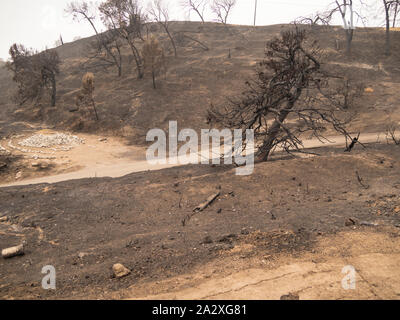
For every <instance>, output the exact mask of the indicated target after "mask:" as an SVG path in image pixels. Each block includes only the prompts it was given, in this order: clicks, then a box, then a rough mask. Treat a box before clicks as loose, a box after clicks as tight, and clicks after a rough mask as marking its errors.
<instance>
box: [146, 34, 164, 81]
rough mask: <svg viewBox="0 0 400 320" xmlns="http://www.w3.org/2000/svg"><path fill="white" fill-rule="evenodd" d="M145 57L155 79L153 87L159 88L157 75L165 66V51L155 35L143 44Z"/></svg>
mask: <svg viewBox="0 0 400 320" xmlns="http://www.w3.org/2000/svg"><path fill="white" fill-rule="evenodd" d="M142 54H143V58H144V66H145V68H146V70H148V71H150V73H151V76H152V79H153V88H154V89H157V86H156V77H157V76H158V75H159V74H160V72H161V70H162V69H163V68H164V67H165V57H164V52H163V50H162V48H161V46H160V44H159V42H158V40H157V39H156V38H155V37H151V38H150V39H149V40H147V41H146V42H145V43H144V45H143V51H142Z"/></svg>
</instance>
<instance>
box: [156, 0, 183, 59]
mask: <svg viewBox="0 0 400 320" xmlns="http://www.w3.org/2000/svg"><path fill="white" fill-rule="evenodd" d="M149 15H150V17H151V18H152V19H153V20H154V21H155V22H157V23H158V24H159V25H161V26H162V28H163V29H164V31H165V32H166V33H167V35H168V38H169V39H170V41H171V44H172V47H173V49H174V54H175V57H176V56H177V55H178V53H177V50H176V44H175V39H174V37H173V36H172V34H171V32H170V29H169V22H170V20H169V8H168V2H165V1H164V0H153V1H152V3H151V6H150V9H149Z"/></svg>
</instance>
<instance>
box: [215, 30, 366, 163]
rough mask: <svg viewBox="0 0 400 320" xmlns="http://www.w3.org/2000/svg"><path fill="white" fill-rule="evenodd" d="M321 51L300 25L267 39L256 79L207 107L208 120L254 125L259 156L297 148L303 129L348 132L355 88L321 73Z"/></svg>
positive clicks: (232, 125)
mask: <svg viewBox="0 0 400 320" xmlns="http://www.w3.org/2000/svg"><path fill="white" fill-rule="evenodd" d="M320 56H321V50H320V49H319V47H318V46H317V44H316V43H315V42H313V43H309V42H308V41H307V39H306V33H305V32H304V31H303V30H299V29H298V28H296V30H294V31H286V32H284V33H282V35H281V37H278V38H275V39H274V40H272V41H270V42H268V44H267V47H266V57H265V59H264V60H263V61H262V62H261V63H260V64H259V67H258V69H257V71H256V77H255V80H252V81H248V82H246V86H247V89H246V91H245V92H244V93H243V94H242V96H241V97H239V98H234V99H229V102H228V105H227V106H226V107H225V108H216V107H215V106H211V108H210V109H209V111H208V116H207V120H208V123H209V124H219V125H221V126H224V127H229V128H237V129H239V128H240V129H242V130H246V129H253V130H254V135H255V140H256V145H257V146H258V155H259V156H260V157H261V159H262V160H264V161H266V160H268V157H269V155H270V154H271V152H272V151H273V150H274V149H275V148H277V147H280V148H282V149H283V150H286V151H287V152H291V151H293V150H294V151H299V152H301V147H302V141H301V137H302V136H303V135H304V134H306V133H308V134H309V135H311V136H315V137H317V138H319V139H324V137H323V132H324V130H325V128H326V125H331V126H332V127H333V128H334V129H335V130H337V131H338V132H340V133H342V134H344V135H346V136H347V137H350V136H349V134H348V133H347V131H346V124H347V123H348V121H349V120H350V119H351V117H350V115H349V109H350V107H351V105H352V103H353V101H354V98H355V96H356V95H357V94H358V93H359V91H358V90H356V89H352V88H351V86H350V84H349V82H348V81H345V79H342V78H340V77H334V76H331V75H329V74H327V73H326V72H324V71H323V70H322V68H321V63H320ZM344 88H346V90H343V89H344ZM288 120H290V121H288Z"/></svg>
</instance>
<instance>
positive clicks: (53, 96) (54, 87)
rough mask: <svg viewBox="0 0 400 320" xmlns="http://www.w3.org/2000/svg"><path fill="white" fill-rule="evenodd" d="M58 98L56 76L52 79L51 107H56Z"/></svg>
mask: <svg viewBox="0 0 400 320" xmlns="http://www.w3.org/2000/svg"><path fill="white" fill-rule="evenodd" d="M56 96H57V82H56V77H55V75H53V76H52V78H51V106H52V107H55V106H56Z"/></svg>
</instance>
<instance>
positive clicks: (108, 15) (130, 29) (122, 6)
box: [99, 0, 146, 79]
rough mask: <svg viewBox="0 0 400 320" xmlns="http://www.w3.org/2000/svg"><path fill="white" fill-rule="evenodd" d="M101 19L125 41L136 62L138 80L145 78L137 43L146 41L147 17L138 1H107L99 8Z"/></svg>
mask: <svg viewBox="0 0 400 320" xmlns="http://www.w3.org/2000/svg"><path fill="white" fill-rule="evenodd" d="M99 11H100V15H101V19H102V21H103V23H104V25H105V26H106V27H107V29H108V30H111V31H112V32H114V33H115V34H118V36H119V37H121V38H122V39H124V40H125V41H126V43H127V44H128V45H129V47H130V48H131V51H132V55H133V58H134V60H135V62H136V67H137V72H138V78H139V79H141V78H142V77H143V61H142V60H143V59H142V57H141V56H140V51H139V49H138V45H137V42H138V41H139V42H142V41H144V39H143V35H142V32H143V28H144V25H145V23H146V16H145V15H144V14H143V12H142V8H141V6H140V5H139V2H138V1H137V0H107V1H105V2H104V3H102V4H101V5H100V6H99Z"/></svg>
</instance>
